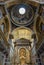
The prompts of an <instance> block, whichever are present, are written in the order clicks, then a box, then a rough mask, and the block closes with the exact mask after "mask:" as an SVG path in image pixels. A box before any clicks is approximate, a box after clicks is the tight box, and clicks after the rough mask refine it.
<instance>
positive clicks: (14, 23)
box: [0, 0, 44, 46]
mask: <svg viewBox="0 0 44 65" xmlns="http://www.w3.org/2000/svg"><path fill="white" fill-rule="evenodd" d="M22 9H23V13H21V11H22ZM43 13H44V6H43V5H42V4H41V3H40V2H38V1H37V2H35V1H29V0H28V1H27V0H26V1H25V0H20V1H18V0H11V1H7V0H4V1H3V2H1V1H0V39H1V37H2V38H3V39H4V41H5V43H6V44H9V43H8V40H9V39H10V35H12V36H13V38H14V41H15V40H16V39H20V38H25V39H28V40H31V39H32V38H31V36H32V34H33V33H34V34H35V36H36V38H37V42H41V39H42V38H43V36H44V18H43V17H44V14H43ZM20 27H21V28H20ZM27 29H28V30H27ZM3 35H4V36H3ZM8 46H9V45H8Z"/></svg>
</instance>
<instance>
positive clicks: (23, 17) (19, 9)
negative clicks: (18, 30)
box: [10, 4, 34, 26]
mask: <svg viewBox="0 0 44 65" xmlns="http://www.w3.org/2000/svg"><path fill="white" fill-rule="evenodd" d="M10 16H11V21H12V23H13V24H15V25H16V26H27V25H30V24H31V23H32V19H33V17H34V11H33V8H32V7H31V6H30V5H28V4H16V5H14V6H13V7H12V9H11V15H10Z"/></svg>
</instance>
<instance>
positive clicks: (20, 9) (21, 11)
mask: <svg viewBox="0 0 44 65" xmlns="http://www.w3.org/2000/svg"><path fill="white" fill-rule="evenodd" d="M25 12H26V10H25V8H24V7H21V8H19V13H20V14H21V15H23V14H25Z"/></svg>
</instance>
